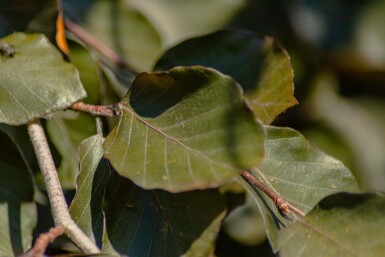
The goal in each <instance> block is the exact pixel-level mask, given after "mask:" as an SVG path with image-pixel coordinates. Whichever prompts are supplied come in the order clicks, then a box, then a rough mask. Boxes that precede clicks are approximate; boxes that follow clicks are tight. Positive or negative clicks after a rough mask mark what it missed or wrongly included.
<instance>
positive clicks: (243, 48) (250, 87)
mask: <svg viewBox="0 0 385 257" xmlns="http://www.w3.org/2000/svg"><path fill="white" fill-rule="evenodd" d="M180 65H203V66H207V67H212V68H215V69H217V70H219V71H220V72H222V73H224V74H228V75H230V76H231V77H233V78H234V79H235V80H236V81H237V82H239V83H240V84H241V86H242V87H243V89H244V91H245V97H246V100H247V102H248V104H249V105H250V107H251V108H252V110H253V111H254V113H255V115H256V117H258V118H259V119H261V120H262V121H263V122H264V123H265V124H270V123H271V122H272V121H273V120H274V118H275V117H276V116H277V115H278V114H280V113H282V112H283V111H284V110H286V109H287V108H289V107H291V106H293V105H295V104H296V103H297V100H296V99H295V98H294V97H293V94H294V84H293V68H292V66H291V63H290V58H289V55H288V54H287V52H286V51H285V50H284V49H282V48H280V47H278V46H277V45H276V44H275V42H274V40H273V39H272V38H269V37H264V38H259V37H257V36H256V35H255V34H253V33H250V32H244V31H236V30H226V31H219V32H216V33H213V34H210V35H207V36H203V37H198V38H193V39H190V40H187V41H185V42H182V43H181V44H179V45H177V46H175V47H173V48H171V49H169V50H168V51H167V52H166V53H165V54H164V55H163V57H162V58H161V59H160V60H159V61H158V63H157V64H156V67H155V69H156V70H165V69H170V68H172V67H174V66H180Z"/></svg>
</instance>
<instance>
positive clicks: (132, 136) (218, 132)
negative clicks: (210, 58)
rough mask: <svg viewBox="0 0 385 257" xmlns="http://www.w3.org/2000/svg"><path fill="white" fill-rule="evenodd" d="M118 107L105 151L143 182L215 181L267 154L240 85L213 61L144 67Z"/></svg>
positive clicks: (188, 185)
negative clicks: (118, 114) (155, 68)
mask: <svg viewBox="0 0 385 257" xmlns="http://www.w3.org/2000/svg"><path fill="white" fill-rule="evenodd" d="M120 109H121V113H122V114H121V117H120V120H119V123H118V125H117V126H116V127H115V128H114V129H113V130H112V131H111V132H110V134H109V135H108V136H107V138H106V141H105V143H104V149H105V150H106V152H105V155H104V156H105V157H106V158H107V159H109V160H110V161H111V163H112V165H113V166H114V168H115V169H116V170H117V171H118V173H119V174H121V175H122V176H125V177H127V178H130V179H132V180H133V181H134V182H135V183H136V184H138V185H139V186H141V187H143V188H145V189H154V188H162V189H166V190H168V191H172V192H180V191H187V190H192V189H204V188H209V187H217V186H219V185H221V184H223V183H226V182H229V181H231V180H233V179H235V178H236V176H237V175H238V173H239V172H240V171H242V170H245V169H249V168H252V167H254V166H256V165H257V164H259V162H260V161H261V158H262V156H263V151H264V131H263V128H262V127H261V125H260V124H259V123H258V122H257V121H255V119H254V117H253V114H252V112H251V111H250V110H249V109H248V108H247V107H246V106H245V104H244V101H243V97H242V92H241V88H240V87H239V85H238V84H236V82H235V81H233V80H232V79H231V78H230V77H228V76H224V75H222V74H221V73H219V72H217V71H215V70H212V69H206V68H203V67H198V66H196V67H190V68H188V67H179V68H174V69H172V70H170V71H169V72H161V73H153V74H148V73H143V74H140V75H138V76H137V78H136V80H135V81H134V83H133V85H132V87H131V90H130V92H129V93H128V95H127V96H126V97H125V98H124V99H123V101H122V102H121V103H120Z"/></svg>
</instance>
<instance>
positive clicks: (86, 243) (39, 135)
mask: <svg viewBox="0 0 385 257" xmlns="http://www.w3.org/2000/svg"><path fill="white" fill-rule="evenodd" d="M27 127H28V134H29V137H30V139H31V142H32V145H33V147H34V150H35V154H36V157H37V160H38V162H39V167H40V169H41V173H42V175H43V178H44V182H45V186H46V189H47V193H48V198H49V201H50V204H51V210H52V216H53V219H54V222H55V225H56V226H58V225H62V226H63V227H64V228H65V234H67V235H68V236H69V237H70V238H71V240H72V241H73V242H74V243H75V244H76V245H77V246H78V247H79V248H80V249H81V250H82V251H83V252H84V253H86V254H92V253H100V250H99V249H98V248H97V246H96V245H95V244H94V243H93V242H92V241H91V240H90V239H89V238H88V237H87V236H86V235H85V234H84V233H83V231H82V230H81V229H80V228H79V227H78V226H77V225H76V223H75V222H74V221H73V220H72V218H71V215H70V213H69V211H68V207H67V204H66V202H65V198H64V195H63V190H62V188H61V185H60V181H59V177H58V175H57V171H56V168H55V164H54V162H53V159H52V155H51V151H50V149H49V146H48V142H47V138H46V137H45V133H44V129H43V127H42V126H41V123H40V120H34V121H30V122H28V124H27Z"/></svg>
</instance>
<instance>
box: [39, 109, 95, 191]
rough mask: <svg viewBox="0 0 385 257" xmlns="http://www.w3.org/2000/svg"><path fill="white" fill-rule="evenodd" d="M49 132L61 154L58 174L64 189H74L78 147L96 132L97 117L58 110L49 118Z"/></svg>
mask: <svg viewBox="0 0 385 257" xmlns="http://www.w3.org/2000/svg"><path fill="white" fill-rule="evenodd" d="M46 124H47V132H48V135H49V138H50V139H51V141H52V143H53V144H54V145H55V147H56V149H57V151H58V152H59V154H60V155H61V161H60V166H59V167H58V170H57V172H58V175H59V179H60V184H61V185H62V187H63V188H64V189H74V188H75V179H76V176H77V174H78V165H79V156H78V152H77V147H78V145H79V143H80V142H81V141H82V140H84V139H85V138H88V137H90V136H91V135H94V134H95V133H96V130H95V119H94V118H93V117H91V116H89V115H87V114H83V113H75V112H70V111H66V112H58V113H55V114H53V115H52V116H51V117H50V119H49V120H47V123H46Z"/></svg>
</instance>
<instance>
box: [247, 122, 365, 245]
mask: <svg viewBox="0 0 385 257" xmlns="http://www.w3.org/2000/svg"><path fill="white" fill-rule="evenodd" d="M252 172H253V174H254V175H255V177H256V178H258V179H259V180H260V181H261V182H263V183H264V184H265V185H266V186H268V187H270V189H271V190H273V191H274V192H276V193H277V194H278V195H280V196H281V197H282V198H283V199H284V200H286V201H287V202H289V203H290V204H292V205H293V206H295V207H296V208H298V209H300V210H301V211H303V212H304V213H307V212H309V211H310V210H311V209H312V208H313V207H314V206H315V205H316V204H317V203H318V202H319V201H320V200H322V199H323V198H324V197H326V196H328V195H331V194H335V193H338V192H357V191H358V188H357V184H356V181H355V179H354V177H353V176H352V174H351V173H350V171H349V170H348V169H347V168H346V167H345V166H344V165H343V164H342V163H341V162H340V161H337V160H335V159H333V158H332V157H330V156H328V155H326V154H324V153H322V152H321V151H319V150H318V149H316V148H314V147H312V146H311V145H310V144H309V143H308V142H307V140H306V139H305V138H304V137H303V136H302V135H301V134H300V133H298V132H297V131H295V130H292V129H288V128H277V127H268V128H267V141H266V158H265V160H264V162H263V163H262V164H261V165H260V166H259V167H258V168H256V169H254V170H253V171H252ZM243 183H244V184H245V185H246V188H247V189H248V191H249V193H251V194H252V196H253V198H254V199H255V200H256V201H257V203H258V205H259V208H260V210H261V213H262V215H263V217H264V220H265V224H266V227H267V235H268V237H269V240H270V243H271V244H272V246H273V249H275V250H276V249H277V248H276V239H277V232H278V230H279V229H282V228H283V227H285V226H287V225H288V224H289V221H288V220H287V219H285V218H284V217H282V215H281V214H280V213H279V212H278V210H277V207H276V206H275V204H274V202H273V201H272V200H271V199H269V198H268V197H267V196H266V195H264V193H262V192H261V191H259V190H258V189H255V188H252V187H250V186H249V185H248V184H247V183H246V182H243Z"/></svg>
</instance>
